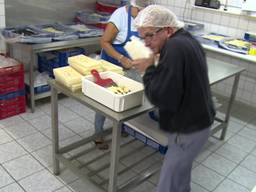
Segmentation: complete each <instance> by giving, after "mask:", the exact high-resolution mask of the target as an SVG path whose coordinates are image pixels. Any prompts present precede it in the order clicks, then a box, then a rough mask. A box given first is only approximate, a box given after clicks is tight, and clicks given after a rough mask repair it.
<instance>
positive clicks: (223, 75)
mask: <svg viewBox="0 0 256 192" xmlns="http://www.w3.org/2000/svg"><path fill="white" fill-rule="evenodd" d="M207 64H208V76H209V81H210V85H213V84H215V83H218V82H220V81H223V80H224V79H227V78H229V77H231V76H234V75H236V74H238V73H240V72H242V71H244V70H245V69H244V68H242V67H240V66H236V65H231V64H228V63H225V62H223V61H219V60H216V59H208V60H207Z"/></svg>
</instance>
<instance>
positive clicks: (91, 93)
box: [82, 71, 144, 112]
mask: <svg viewBox="0 0 256 192" xmlns="http://www.w3.org/2000/svg"><path fill="white" fill-rule="evenodd" d="M100 76H101V77H102V78H103V79H105V78H111V79H112V80H113V81H114V82H115V83H116V84H117V85H118V86H126V87H127V88H128V89H130V90H131V92H129V93H127V94H125V95H117V94H115V93H113V92H111V91H110V90H108V89H107V88H105V87H102V86H99V85H97V84H96V83H94V77H93V76H92V75H88V76H84V77H82V92H83V93H84V94H85V95H86V96H88V97H90V98H92V99H94V100H96V101H98V102H99V103H101V104H103V105H105V106H106V107H109V108H110V109H112V110H114V111H116V112H121V111H125V110H127V109H131V108H133V107H136V106H139V105H141V104H142V102H143V90H144V87H143V85H142V84H141V83H139V82H137V81H134V80H132V79H130V78H127V77H125V76H122V75H119V74H117V73H114V72H111V71H105V72H101V73H100Z"/></svg>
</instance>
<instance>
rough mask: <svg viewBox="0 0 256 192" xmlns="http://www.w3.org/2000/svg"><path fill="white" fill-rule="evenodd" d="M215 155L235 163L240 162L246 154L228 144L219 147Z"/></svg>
mask: <svg viewBox="0 0 256 192" xmlns="http://www.w3.org/2000/svg"><path fill="white" fill-rule="evenodd" d="M216 153H217V154H219V155H221V156H223V157H225V158H226V159H229V160H231V161H233V162H235V163H239V162H241V161H242V160H243V159H244V158H245V157H246V155H247V154H248V153H247V152H244V151H242V150H241V149H239V148H237V147H236V146H234V145H230V144H228V143H225V144H224V145H223V146H222V147H220V148H219V149H218V150H217V151H216Z"/></svg>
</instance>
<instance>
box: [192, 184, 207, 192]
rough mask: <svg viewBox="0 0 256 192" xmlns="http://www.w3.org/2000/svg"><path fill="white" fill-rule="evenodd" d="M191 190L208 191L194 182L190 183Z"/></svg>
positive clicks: (195, 191)
mask: <svg viewBox="0 0 256 192" xmlns="http://www.w3.org/2000/svg"><path fill="white" fill-rule="evenodd" d="M191 192H209V191H208V190H207V189H205V188H203V187H201V186H200V185H198V184H196V183H193V182H192V183H191Z"/></svg>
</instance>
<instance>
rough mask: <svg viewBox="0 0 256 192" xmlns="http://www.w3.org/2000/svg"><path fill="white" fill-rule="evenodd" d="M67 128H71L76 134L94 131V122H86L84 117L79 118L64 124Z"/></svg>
mask: <svg viewBox="0 0 256 192" xmlns="http://www.w3.org/2000/svg"><path fill="white" fill-rule="evenodd" d="M64 125H65V126H67V127H68V128H70V129H71V130H72V131H74V132H75V133H81V132H84V131H87V130H94V125H93V124H92V122H90V121H88V120H85V119H84V118H82V117H78V118H76V119H73V120H71V121H69V122H66V123H64Z"/></svg>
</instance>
